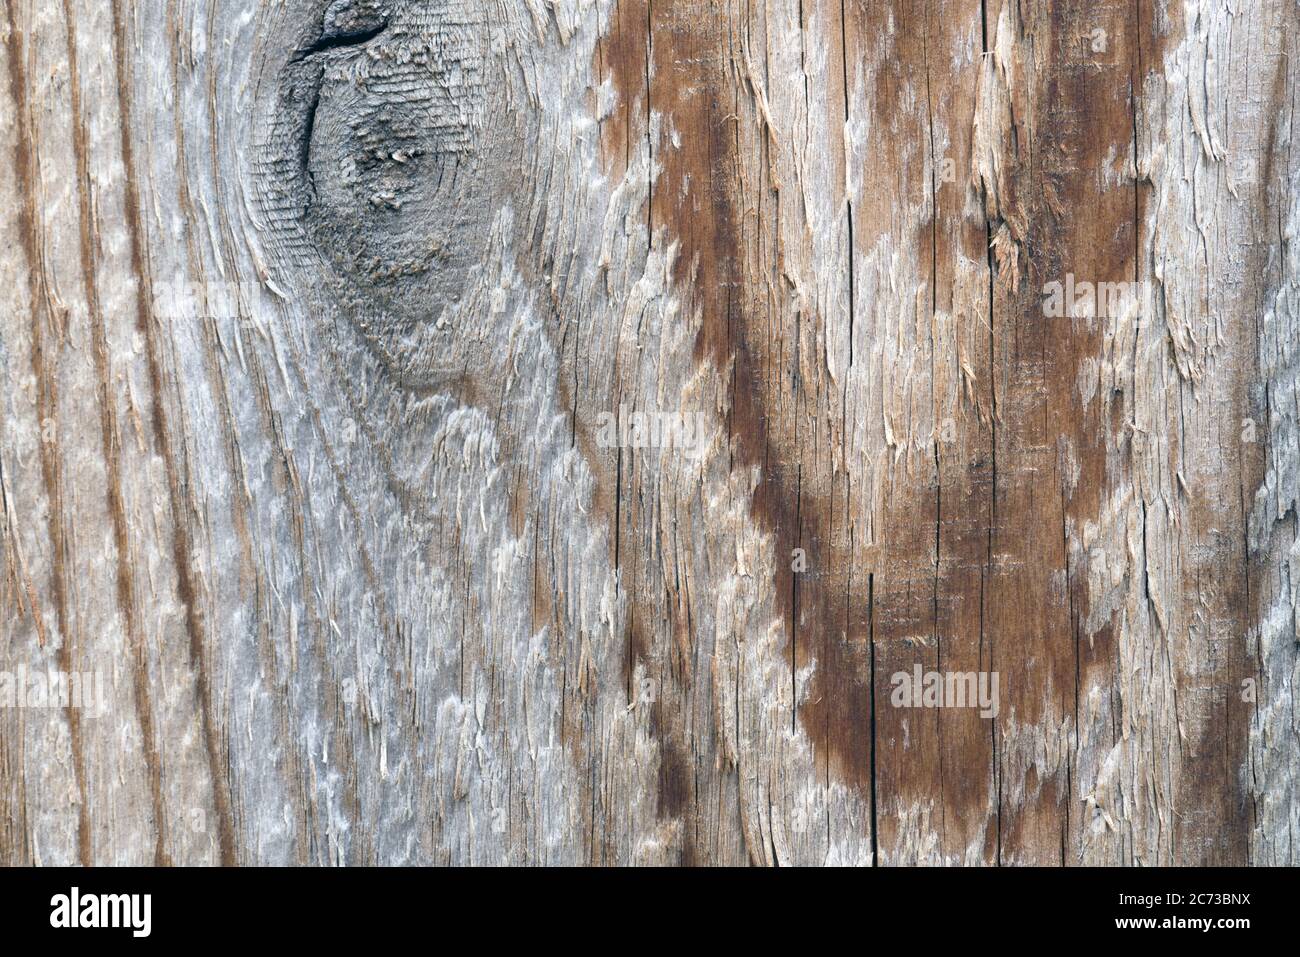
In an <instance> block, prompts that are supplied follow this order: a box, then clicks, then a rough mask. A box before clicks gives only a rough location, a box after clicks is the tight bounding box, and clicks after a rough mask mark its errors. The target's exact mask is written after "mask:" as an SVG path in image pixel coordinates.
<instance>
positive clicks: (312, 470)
mask: <svg viewBox="0 0 1300 957" xmlns="http://www.w3.org/2000/svg"><path fill="white" fill-rule="evenodd" d="M2 10H3V20H2V21H0V39H2V40H3V43H0V59H2V60H3V70H2V75H3V78H4V79H3V82H2V83H0V147H2V148H3V150H4V151H5V154H6V155H5V161H4V162H3V163H0V207H2V208H3V210H4V216H3V219H2V220H0V229H2V230H3V235H2V236H0V242H2V248H3V252H0V298H2V301H3V307H2V309H0V386H2V387H3V393H2V394H0V501H2V505H3V508H2V510H0V671H3V672H6V673H11V674H14V673H17V672H18V671H19V669H21V668H28V669H31V670H32V671H38V672H46V671H50V670H54V671H60V672H67V673H72V672H78V673H86V672H90V673H98V674H99V675H101V676H102V679H103V688H104V700H103V701H102V702H98V703H97V705H96V706H95V707H90V708H84V707H83V708H78V707H73V706H71V705H69V706H68V707H61V706H60V707H48V706H47V707H17V706H14V707H7V708H4V709H0V860H3V861H4V862H5V863H33V862H34V863H44V864H56V863H69V862H79V861H80V862H86V863H92V862H93V863H151V862H157V863H245V864H251V863H301V864H325V863H330V864H335V863H340V864H363V863H444V862H452V863H489V862H492V863H500V862H512V863H584V862H593V863H602V864H604V863H619V864H630V863H638V864H659V863H678V862H684V863H695V864H703V863H725V864H740V863H747V862H752V863H758V864H801V863H813V864H820V863H845V864H871V863H878V864H882V865H893V864H910V863H936V862H943V863H964V864H993V863H1001V864H1029V863H1040V864H1042V863H1047V864H1052V863H1062V864H1079V863H1097V864H1125V865H1127V864H1156V863H1162V864H1163V863H1175V864H1202V863H1229V864H1242V863H1255V864H1282V863H1291V864H1294V863H1297V861H1298V860H1300V845H1298V844H1297V841H1298V840H1300V794H1297V785H1298V784H1300V715H1297V712H1296V704H1295V688H1296V682H1297V678H1298V677H1300V673H1298V672H1297V648H1298V645H1300V631H1298V629H1300V606H1298V605H1297V588H1298V587H1300V538H1298V534H1300V525H1298V523H1300V513H1298V511H1297V496H1298V494H1300V251H1298V247H1297V243H1296V232H1297V226H1298V225H1300V200H1298V199H1297V188H1298V187H1300V153H1297V152H1296V151H1294V150H1293V143H1292V140H1293V136H1294V133H1295V128H1296V114H1295V108H1296V99H1297V94H1298V93H1300V90H1298V88H1297V67H1298V66H1300V60H1298V59H1297V53H1300V51H1298V50H1297V46H1298V45H1300V8H1298V7H1297V5H1296V4H1295V3H1294V2H1293V0H1236V2H1232V3H1229V2H1225V0H1190V2H1187V3H1169V2H1163V0H1141V2H1129V3H1111V4H1095V3H1092V2H1085V0H1054V2H1049V3H1035V4H1024V3H1016V2H1011V0H985V2H983V3H977V2H974V0H937V2H933V3H921V2H915V0H870V2H868V0H755V2H739V0H729V2H721V0H714V2H704V0H613V2H611V0H496V2H488V0H334V2H326V0H289V2H272V0H140V2H137V3H130V2H128V0H105V2H98V0H96V2H91V0H4V2H3V8H2ZM1067 275H1072V276H1074V277H1076V278H1077V279H1079V280H1080V281H1088V282H1092V283H1100V282H1106V283H1118V282H1133V283H1138V284H1143V283H1145V284H1147V289H1148V290H1149V295H1146V296H1144V297H1142V298H1141V299H1140V300H1139V301H1133V302H1126V303H1125V304H1124V305H1123V306H1122V308H1119V309H1116V310H1114V311H1113V314H1108V315H1104V316H1099V317H1093V318H1088V317H1082V318H1078V317H1076V318H1070V317H1063V318H1048V317H1045V316H1044V308H1043V290H1044V286H1045V285H1046V284H1048V283H1050V282H1053V281H1060V282H1064V281H1065V280H1066V277H1067ZM191 299H192V300H193V301H192V302H187V300H191ZM620 408H624V409H626V410H629V411H631V410H636V411H640V412H656V411H658V412H665V413H670V414H673V415H680V416H683V417H685V418H686V419H688V420H689V421H691V422H699V423H701V426H702V433H703V439H704V441H703V443H702V447H701V448H700V449H699V450H698V451H696V452H695V453H694V454H688V453H687V452H686V450H683V449H680V448H638V447H634V446H635V445H636V444H637V443H631V442H622V443H621V444H616V447H609V446H610V443H609V442H607V441H603V440H602V433H601V427H602V423H604V422H607V418H608V416H609V415H610V414H617V413H618V410H619V409H620ZM800 549H801V550H802V551H796V550H800ZM805 563H806V567H805ZM796 569H802V570H796ZM918 664H919V665H921V666H922V667H923V669H925V670H927V671H928V670H939V671H961V672H974V671H982V672H997V673H998V675H999V678H1000V704H999V709H998V714H997V715H996V717H993V718H991V719H986V718H982V717H980V716H979V714H978V713H977V712H976V711H974V710H972V709H954V708H943V709H935V710H931V709H909V708H898V707H894V706H893V704H892V702H891V690H892V684H891V676H892V675H893V674H894V673H896V672H900V671H909V672H910V671H911V670H912V669H913V667H914V666H916V665H918ZM1247 687H1251V688H1254V691H1255V693H1254V695H1253V700H1252V696H1251V695H1250V694H1247V693H1246V692H1245V689H1246V688H1247ZM28 703H30V702H28Z"/></svg>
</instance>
